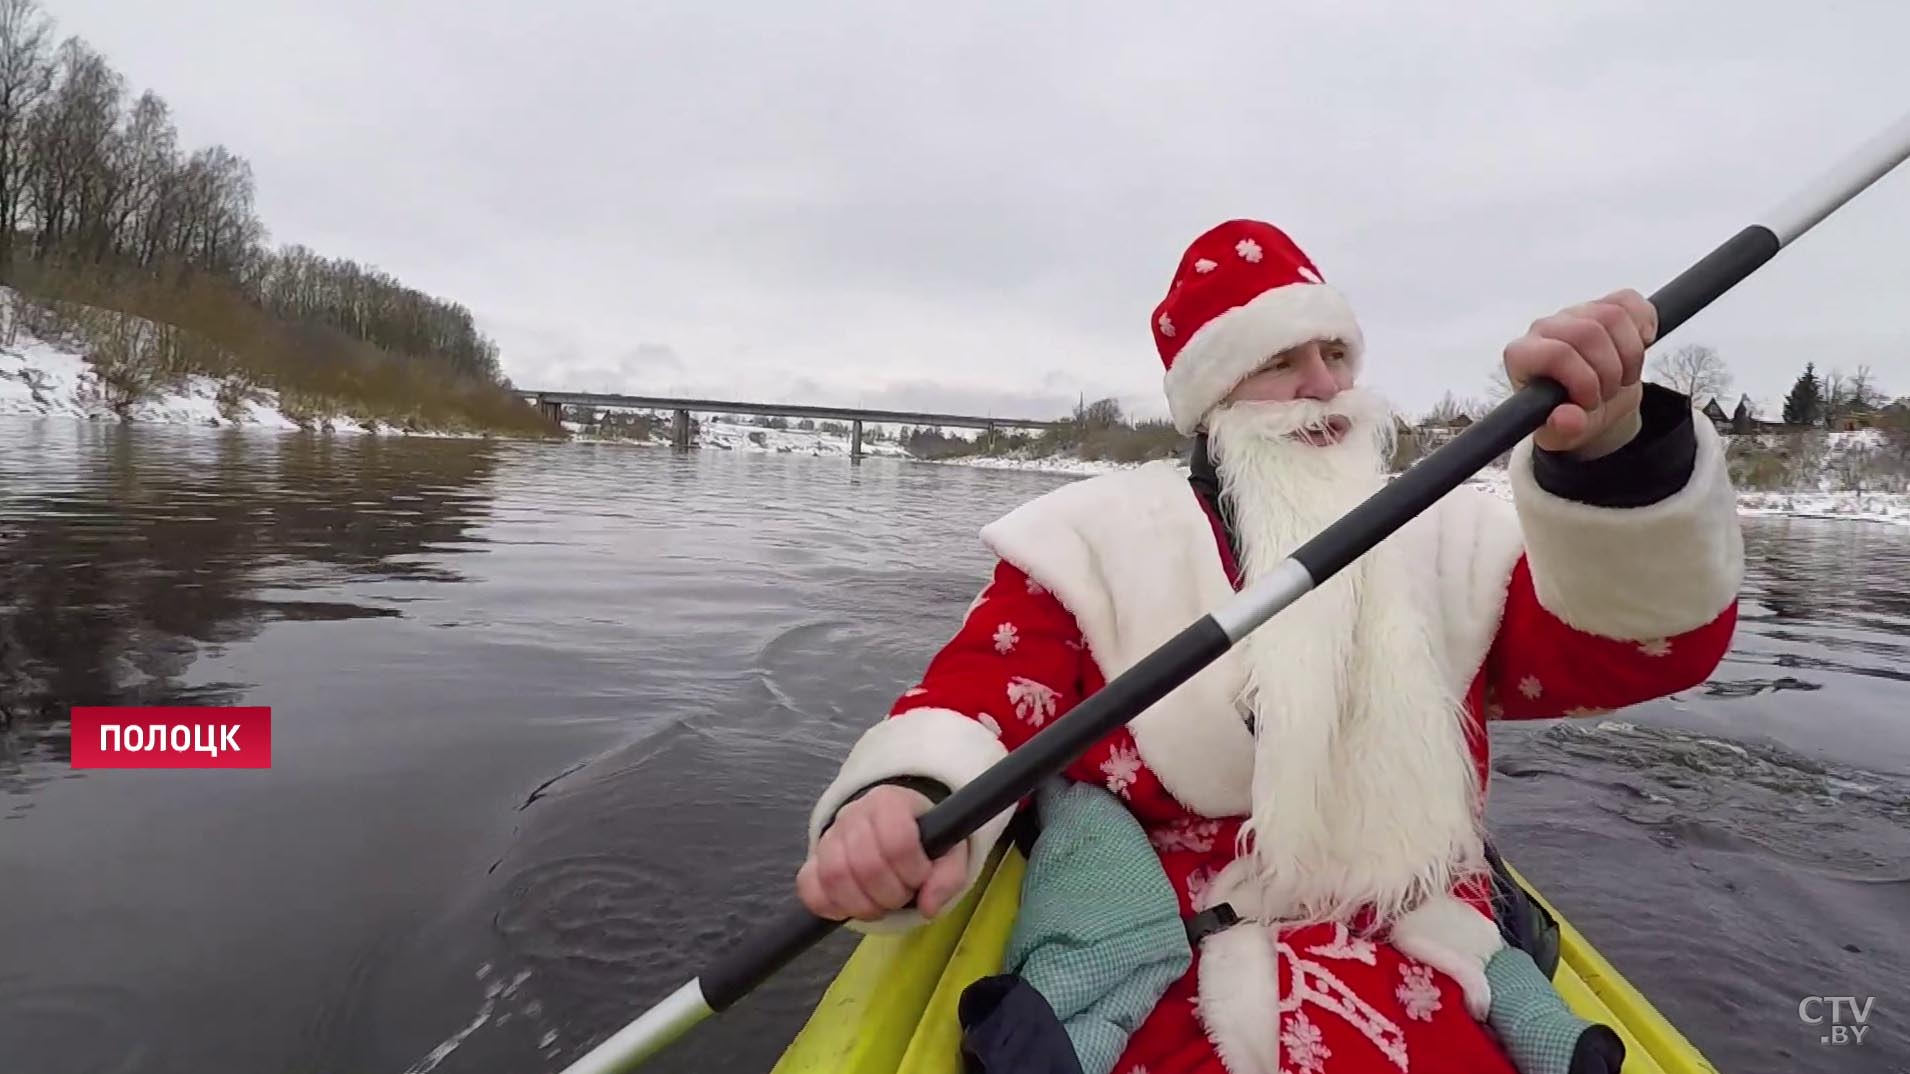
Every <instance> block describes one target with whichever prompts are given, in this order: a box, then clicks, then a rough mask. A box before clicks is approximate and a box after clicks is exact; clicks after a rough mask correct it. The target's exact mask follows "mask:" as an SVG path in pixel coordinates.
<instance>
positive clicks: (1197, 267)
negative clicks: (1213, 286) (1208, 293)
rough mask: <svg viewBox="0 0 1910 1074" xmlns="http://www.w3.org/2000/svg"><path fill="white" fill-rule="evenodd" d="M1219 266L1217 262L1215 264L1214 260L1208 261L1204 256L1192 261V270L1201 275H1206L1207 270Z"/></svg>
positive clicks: (1210, 270)
mask: <svg viewBox="0 0 1910 1074" xmlns="http://www.w3.org/2000/svg"><path fill="white" fill-rule="evenodd" d="M1219 267H1220V266H1219V265H1218V264H1215V263H1214V262H1212V261H1209V260H1207V259H1206V258H1204V257H1203V258H1201V259H1200V260H1199V261H1196V262H1194V271H1195V272H1198V273H1200V274H1201V275H1202V276H1205V275H1207V274H1208V273H1209V272H1212V271H1214V270H1215V269H1217V268H1219Z"/></svg>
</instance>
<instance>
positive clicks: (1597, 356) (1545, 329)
mask: <svg viewBox="0 0 1910 1074" xmlns="http://www.w3.org/2000/svg"><path fill="white" fill-rule="evenodd" d="M1657 336H1658V311H1657V310H1656V309H1654V308H1653V307H1652V304H1651V303H1650V302H1648V301H1646V300H1645V296H1643V295H1641V294H1639V293H1638V292H1637V291H1632V290H1625V291H1616V292H1613V293H1612V294H1609V295H1606V296H1605V297H1604V298H1601V299H1598V300H1597V301H1594V302H1586V303H1582V304H1580V305H1577V306H1571V307H1568V308H1566V309H1563V310H1560V311H1559V312H1557V313H1555V314H1553V315H1552V316H1550V317H1543V318H1540V319H1539V320H1536V321H1534V322H1532V327H1531V329H1530V330H1528V331H1527V332H1526V334H1525V335H1523V336H1520V337H1519V338H1518V339H1515V340H1513V341H1512V342H1511V343H1510V344H1508V345H1507V346H1506V349H1505V373H1506V379H1507V380H1508V381H1509V382H1510V383H1511V385H1512V390H1514V391H1517V390H1519V389H1520V388H1523V387H1524V386H1525V385H1526V384H1527V383H1529V382H1530V381H1531V380H1532V379H1533V378H1535V377H1549V378H1551V379H1552V380H1556V381H1558V382H1559V383H1560V384H1562V385H1564V386H1565V390H1566V392H1567V393H1568V396H1569V401H1568V402H1566V403H1563V404H1561V405H1560V406H1558V407H1557V408H1555V409H1554V410H1553V411H1552V416H1551V418H1549V419H1548V420H1547V421H1546V423H1545V426H1544V427H1543V428H1542V429H1540V430H1539V431H1538V433H1537V434H1535V435H1534V436H1533V438H1532V439H1533V441H1534V442H1535V443H1536V444H1537V445H1538V446H1539V447H1541V448H1544V449H1545V450H1547V451H1561V452H1572V453H1575V454H1578V455H1580V456H1582V457H1589V458H1595V457H1597V456H1600V455H1607V454H1610V453H1611V452H1613V451H1616V450H1618V449H1619V448H1621V447H1623V446H1625V445H1626V444H1628V443H1630V442H1631V438H1632V437H1633V436H1636V435H1637V433H1638V427H1639V423H1638V403H1639V400H1640V399H1641V398H1642V397H1643V395H1644V385H1643V383H1642V380H1641V378H1642V377H1643V375H1644V368H1645V348H1646V347H1649V346H1650V345H1651V343H1652V340H1654V339H1656V338H1657Z"/></svg>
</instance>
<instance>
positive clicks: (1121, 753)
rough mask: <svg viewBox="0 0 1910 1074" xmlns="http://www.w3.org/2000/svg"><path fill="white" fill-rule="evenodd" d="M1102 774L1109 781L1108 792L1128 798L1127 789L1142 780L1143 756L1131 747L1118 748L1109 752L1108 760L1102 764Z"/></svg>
mask: <svg viewBox="0 0 1910 1074" xmlns="http://www.w3.org/2000/svg"><path fill="white" fill-rule="evenodd" d="M1101 774H1102V775H1104V776H1106V777H1107V779H1108V790H1111V791H1113V792H1114V793H1115V794H1118V795H1120V796H1121V797H1123V798H1126V797H1128V793H1127V789H1128V788H1129V787H1132V786H1134V781H1135V780H1136V779H1138V778H1140V775H1141V755H1140V754H1139V753H1137V752H1135V750H1134V748H1133V747H1131V746H1116V747H1115V748H1114V749H1113V750H1111V751H1109V752H1108V759H1107V760H1105V761H1102V762H1101Z"/></svg>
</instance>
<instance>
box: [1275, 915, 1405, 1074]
mask: <svg viewBox="0 0 1910 1074" xmlns="http://www.w3.org/2000/svg"><path fill="white" fill-rule="evenodd" d="M1275 957H1276V958H1283V959H1286V960H1287V964H1288V965H1289V966H1291V967H1292V968H1293V984H1292V988H1291V990H1289V991H1286V992H1285V993H1284V994H1283V995H1282V996H1281V997H1280V1010H1281V1012H1282V1013H1286V1012H1290V1011H1291V1012H1301V1011H1304V1010H1305V1009H1307V1008H1309V1007H1311V1008H1314V1009H1316V1010H1319V1011H1324V1012H1325V1013H1327V1014H1331V1015H1335V1016H1337V1017H1338V1018H1340V1019H1341V1020H1342V1021H1344V1022H1345V1023H1346V1024H1347V1025H1348V1026H1349V1027H1351V1028H1353V1029H1354V1030H1356V1031H1358V1032H1359V1034H1360V1035H1361V1036H1364V1037H1365V1038H1366V1039H1367V1040H1368V1041H1371V1042H1372V1044H1373V1047H1375V1048H1378V1049H1379V1050H1380V1054H1382V1055H1384V1056H1385V1057H1386V1058H1387V1059H1388V1060H1390V1061H1391V1062H1392V1064H1393V1065H1394V1066H1395V1067H1398V1068H1399V1071H1400V1074H1406V1072H1407V1070H1408V1069H1409V1067H1410V1065H1411V1064H1410V1059H1409V1057H1408V1055H1407V1050H1406V1034H1405V1033H1403V1032H1401V1030H1400V1028H1399V1026H1397V1025H1395V1024H1394V1023H1393V1021H1392V1020H1391V1019H1390V1018H1387V1017H1386V1016H1385V1015H1383V1014H1381V1013H1380V1012H1379V1011H1378V1010H1376V1009H1375V1008H1374V1007H1373V1005H1372V1004H1370V1003H1368V1002H1366V1001H1365V1000H1364V999H1362V998H1360V995H1359V993H1357V992H1355V991H1353V990H1352V989H1351V988H1348V987H1347V986H1346V983H1345V982H1343V981H1341V980H1340V979H1339V978H1338V977H1336V976H1334V975H1333V971H1332V970H1330V969H1328V968H1327V967H1326V966H1325V965H1324V964H1322V963H1319V962H1314V961H1311V960H1310V959H1304V958H1301V957H1300V956H1299V955H1297V954H1295V953H1294V950H1293V948H1292V947H1290V946H1288V945H1287V944H1285V943H1280V944H1277V945H1276V946H1275Z"/></svg>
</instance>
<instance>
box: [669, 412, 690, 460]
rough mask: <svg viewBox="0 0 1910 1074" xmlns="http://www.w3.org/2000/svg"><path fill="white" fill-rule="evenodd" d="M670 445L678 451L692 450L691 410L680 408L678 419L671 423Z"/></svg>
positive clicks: (677, 414) (677, 413)
mask: <svg viewBox="0 0 1910 1074" xmlns="http://www.w3.org/2000/svg"><path fill="white" fill-rule="evenodd" d="M670 447H671V448H673V449H675V450H677V451H688V450H690V412H689V411H687V410H679V411H677V412H676V420H675V421H673V422H672V423H671V429H670Z"/></svg>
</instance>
